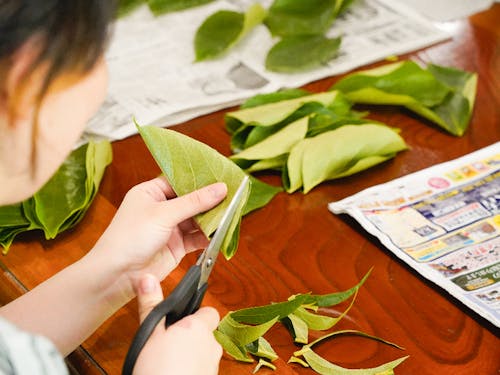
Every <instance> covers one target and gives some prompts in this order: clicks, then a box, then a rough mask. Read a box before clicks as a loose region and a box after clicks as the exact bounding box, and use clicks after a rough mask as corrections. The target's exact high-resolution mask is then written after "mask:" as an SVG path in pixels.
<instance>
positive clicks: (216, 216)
mask: <svg viewBox="0 0 500 375" xmlns="http://www.w3.org/2000/svg"><path fill="white" fill-rule="evenodd" d="M137 128H138V130H139V133H140V135H141V136H142V138H143V140H144V142H145V143H146V145H147V147H148V148H149V151H150V152H151V154H152V155H153V157H154V159H155V160H156V162H157V163H158V165H159V167H160V169H161V170H162V172H163V173H164V175H165V176H166V177H167V179H168V181H169V182H170V185H171V186H172V188H173V190H174V191H175V193H176V194H177V195H179V196H180V195H184V194H187V193H190V192H192V191H194V190H196V189H199V188H201V187H203V186H206V185H209V184H212V183H215V182H224V183H226V185H227V190H228V192H227V196H226V199H225V200H224V201H223V202H222V203H221V204H219V205H218V206H216V207H215V208H213V209H211V210H210V211H207V212H205V213H202V214H199V215H197V216H196V217H195V220H196V222H197V223H198V225H199V226H200V229H201V230H202V231H203V233H205V234H206V235H207V236H210V235H212V234H213V233H214V232H215V230H216V229H217V226H218V225H219V223H220V221H221V219H222V216H223V214H224V212H225V210H226V209H227V206H228V205H229V203H230V201H231V199H232V197H233V196H234V194H235V193H236V190H237V189H238V187H239V185H240V183H241V181H242V180H243V178H244V177H245V172H243V171H242V170H241V169H240V168H239V167H238V166H237V165H236V164H234V163H233V162H232V161H230V160H229V159H228V158H226V157H225V156H224V155H222V154H220V153H219V152H218V151H216V150H214V149H213V148H211V147H210V146H207V145H206V144H204V143H202V142H199V141H197V140H195V139H193V138H190V137H188V136H186V135H183V134H181V133H178V132H176V131H173V130H169V129H162V128H158V127H156V126H137ZM250 182H251V183H250V187H249V190H248V191H247V192H246V198H245V199H244V200H243V201H242V203H241V206H240V207H239V209H238V213H237V214H236V215H235V216H234V219H233V222H232V223H231V227H230V230H229V232H228V234H227V237H226V238H225V240H224V243H223V245H222V248H221V252H222V253H223V254H224V256H225V257H226V258H227V259H229V258H231V257H232V256H233V255H234V254H235V252H236V250H237V247H238V239H239V228H240V222H241V217H242V216H243V215H246V214H248V213H249V212H251V211H253V210H256V209H258V208H260V207H262V206H265V205H266V204H267V203H268V202H269V201H270V200H271V199H272V198H273V197H274V196H275V195H276V194H277V193H278V192H279V191H281V190H282V189H281V188H277V187H274V186H270V185H268V184H265V183H263V182H261V181H259V180H258V179H256V178H253V177H252V178H251V179H250Z"/></svg>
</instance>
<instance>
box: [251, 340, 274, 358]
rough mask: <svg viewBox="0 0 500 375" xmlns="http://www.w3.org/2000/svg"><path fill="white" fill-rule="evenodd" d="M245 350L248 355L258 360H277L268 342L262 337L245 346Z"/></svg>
mask: <svg viewBox="0 0 500 375" xmlns="http://www.w3.org/2000/svg"><path fill="white" fill-rule="evenodd" d="M246 349H247V350H248V352H249V353H251V354H253V355H254V356H257V357H260V358H266V359H268V360H270V361H275V360H277V359H278V354H276V352H275V351H274V349H273V348H272V346H271V344H269V341H267V340H266V339H265V338H264V337H259V338H258V339H257V340H255V341H253V342H251V343H250V344H247V345H246Z"/></svg>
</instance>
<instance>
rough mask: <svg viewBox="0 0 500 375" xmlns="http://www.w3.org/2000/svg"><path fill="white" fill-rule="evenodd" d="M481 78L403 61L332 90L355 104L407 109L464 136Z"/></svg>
mask: <svg viewBox="0 0 500 375" xmlns="http://www.w3.org/2000/svg"><path fill="white" fill-rule="evenodd" d="M476 85H477V74H475V73H470V72H466V71H462V70H458V69H454V68H448V67H443V66H438V65H432V64H430V65H428V66H427V68H426V69H423V68H421V67H420V66H419V65H417V64H416V63H415V62H413V61H409V60H408V61H402V62H398V63H394V64H389V65H384V66H381V67H379V68H375V69H370V70H365V71H360V72H358V73H354V74H350V75H348V76H347V77H345V78H344V79H341V80H340V81H339V82H337V83H336V84H335V85H334V86H333V87H332V89H336V90H340V91H342V92H343V93H344V94H345V95H346V96H347V98H349V99H350V100H352V101H353V102H355V103H367V104H391V105H403V106H405V107H406V108H408V109H409V110H411V111H413V112H415V113H417V114H419V115H421V116H422V117H425V118H426V119H428V120H430V121H432V122H434V123H436V124H437V125H439V126H440V127H442V128H443V129H445V130H446V131H448V132H449V133H451V134H453V135H456V136H461V135H463V134H464V132H465V130H466V129H467V126H468V124H469V121H470V118H471V115H472V110H473V107H474V100H475V96H476Z"/></svg>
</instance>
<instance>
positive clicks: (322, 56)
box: [266, 35, 340, 73]
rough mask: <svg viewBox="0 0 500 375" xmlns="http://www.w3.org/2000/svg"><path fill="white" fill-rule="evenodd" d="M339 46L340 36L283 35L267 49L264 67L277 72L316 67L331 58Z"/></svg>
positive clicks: (299, 70)
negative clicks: (283, 36) (331, 37)
mask: <svg viewBox="0 0 500 375" xmlns="http://www.w3.org/2000/svg"><path fill="white" fill-rule="evenodd" d="M339 47H340V38H333V39H330V38H327V37H325V36H323V35H300V36H290V37H285V38H283V39H281V40H280V41H279V42H277V43H276V44H275V45H274V46H273V47H272V48H271V49H270V50H269V52H268V54H267V57H266V69H267V70H270V71H273V72H279V73H296V72H302V71H305V70H311V69H314V68H318V67H320V66H322V65H326V64H327V63H328V62H329V61H330V60H332V59H333V58H334V57H335V56H336V55H337V52H338V50H339ZM299 51H300V52H299Z"/></svg>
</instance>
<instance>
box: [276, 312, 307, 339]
mask: <svg viewBox="0 0 500 375" xmlns="http://www.w3.org/2000/svg"><path fill="white" fill-rule="evenodd" d="M295 311H297V310H295ZM281 323H283V325H284V326H285V327H286V328H287V329H288V330H289V331H290V333H291V334H292V336H293V341H295V342H296V343H299V344H307V343H308V341H309V338H308V335H309V328H308V326H307V323H306V322H305V321H304V320H303V319H301V318H300V317H299V316H297V315H295V314H294V313H291V314H288V316H287V317H286V318H283V319H281Z"/></svg>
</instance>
